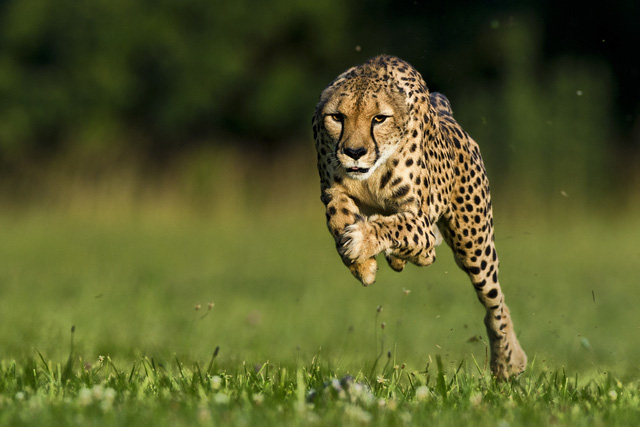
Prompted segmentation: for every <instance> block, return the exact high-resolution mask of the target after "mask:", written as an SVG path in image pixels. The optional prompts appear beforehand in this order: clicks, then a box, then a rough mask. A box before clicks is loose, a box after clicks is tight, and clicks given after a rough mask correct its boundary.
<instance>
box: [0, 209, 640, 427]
mask: <svg viewBox="0 0 640 427" xmlns="http://www.w3.org/2000/svg"><path fill="white" fill-rule="evenodd" d="M316 207H317V211H316V210H312V211H310V212H307V210H306V209H302V210H301V211H300V212H295V209H292V210H287V212H288V213H286V214H283V215H280V216H278V215H274V214H273V212H272V213H270V214H250V213H246V214H244V215H242V216H241V217H235V218H231V217H225V220H216V219H213V218H203V217H198V216H196V215H188V214H185V215H160V214H155V213H153V212H152V211H144V212H142V213H139V214H130V215H90V214H74V215H63V214H61V213H50V214H46V213H44V211H42V210H39V211H36V212H30V213H29V212H27V213H24V212H20V213H16V212H11V211H6V212H4V213H3V214H1V215H0V242H2V243H1V244H0V283H1V285H0V322H1V324H2V328H1V329H0V346H1V347H0V425H34V424H38V425H45V424H47V425H51V424H82V425H87V424H89V425H92V424H94V425H101V424H111V425H125V424H137V425H140V424H154V425H192V424H194V423H203V424H219V423H229V424H233V425H238V424H249V425H255V424H264V423H267V424H273V425H279V424H282V423H287V424H303V425H307V424H310V423H311V424H313V423H316V424H321V425H330V424H336V423H346V424H359V425H360V424H367V423H372V424H384V425H403V424H410V423H414V424H423V425H424V424H431V423H435V424H438V425H448V424H451V425H461V424H465V425H496V424H498V425H522V424H526V425H536V424H549V423H555V424H561V425H564V424H575V425H638V424H639V423H640V381H639V380H640V362H639V360H640V339H638V337H639V336H640V316H638V311H637V307H639V306H640V293H639V292H638V287H637V285H638V267H637V266H638V261H639V260H640V244H639V243H638V236H640V217H638V216H637V215H635V216H634V215H628V216H627V217H618V218H614V219H605V218H602V217H589V216H588V215H586V214H584V215H582V216H581V217H579V218H575V217H573V216H571V215H566V216H562V215H560V216H558V218H560V220H558V221H555V222H551V221H542V220H528V219H520V220H515V219H514V218H506V217H501V216H499V215H498V221H497V224H496V227H497V233H498V235H497V236H496V241H497V246H498V250H499V253H500V256H501V282H502V285H503V288H504V290H505V293H506V297H507V303H508V304H509V306H510V307H511V311H512V314H513V318H514V321H515V324H516V329H517V331H518V335H519V338H520V341H521V343H522V345H523V347H524V349H525V350H526V351H527V353H528V355H529V360H530V367H529V369H528V371H527V372H526V373H525V374H523V375H522V376H521V377H519V378H518V379H517V380H515V381H514V382H512V383H507V384H500V383H498V384H496V383H494V382H493V380H492V379H491V378H490V376H489V372H488V370H487V359H486V357H487V354H486V352H487V348H486V344H485V343H486V338H485V332H484V327H483V324H482V318H483V311H482V308H481V306H480V304H479V303H478V302H477V300H476V297H475V295H474V292H473V291H472V288H471V285H470V284H469V282H468V280H467V278H466V277H465V275H464V274H463V273H462V272H461V271H459V270H458V269H457V267H455V265H454V263H453V260H452V256H451V253H450V251H449V249H448V248H446V247H442V248H440V249H439V251H438V260H437V261H436V263H435V264H434V265H433V266H431V267H429V268H417V267H413V266H411V267H408V268H407V270H406V271H405V272H403V273H401V274H397V273H394V272H392V271H391V270H390V269H389V268H388V267H387V266H385V265H381V268H380V273H379V276H378V281H377V282H376V284H375V285H373V286H372V287H370V288H366V289H365V288H362V287H361V286H360V285H359V284H358V282H356V281H355V279H353V278H352V277H351V276H350V274H349V273H348V271H347V269H346V268H345V267H344V266H343V265H342V263H341V262H340V260H339V257H338V256H337V254H336V253H335V249H334V246H333V243H332V241H331V239H330V236H329V234H328V232H327V231H326V229H325V227H324V223H323V221H324V220H323V214H322V212H321V207H320V205H319V203H318V206H316ZM292 211H293V212H292ZM72 328H73V330H74V332H73V333H72ZM214 352H215V356H213V355H214Z"/></svg>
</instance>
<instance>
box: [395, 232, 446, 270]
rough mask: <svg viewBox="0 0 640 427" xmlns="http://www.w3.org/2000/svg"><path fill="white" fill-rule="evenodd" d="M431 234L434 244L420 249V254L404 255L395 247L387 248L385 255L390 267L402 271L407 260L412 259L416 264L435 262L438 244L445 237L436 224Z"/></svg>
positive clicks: (426, 264)
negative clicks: (394, 248)
mask: <svg viewBox="0 0 640 427" xmlns="http://www.w3.org/2000/svg"><path fill="white" fill-rule="evenodd" d="M429 234H430V238H431V240H430V242H431V243H432V244H431V246H430V247H429V248H425V249H426V250H422V251H420V254H419V255H418V256H408V257H406V256H405V257H403V256H402V255H401V254H400V252H398V251H396V250H393V249H389V250H387V251H386V252H385V254H384V257H385V258H386V259H387V262H388V263H389V267H391V268H392V269H393V270H395V271H398V272H400V271H402V270H403V269H404V266H405V264H406V263H407V261H411V262H412V263H414V264H415V265H419V266H423V267H424V266H428V265H431V264H433V262H434V261H435V260H436V251H435V248H436V246H440V244H441V243H442V241H443V239H442V233H441V232H440V229H439V228H438V227H437V226H436V225H434V226H433V227H432V228H431V233H429Z"/></svg>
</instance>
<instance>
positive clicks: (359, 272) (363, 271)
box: [322, 188, 378, 286]
mask: <svg viewBox="0 0 640 427" xmlns="http://www.w3.org/2000/svg"><path fill="white" fill-rule="evenodd" d="M322 202H323V203H324V204H325V206H326V216H327V227H328V228H329V231H330V232H331V235H332V236H333V238H334V239H335V241H336V248H337V249H338V253H340V255H341V257H342V261H343V262H344V264H345V265H346V266H347V267H348V268H349V271H351V274H353V275H354V276H355V278H356V279H358V280H359V281H360V282H361V283H362V284H363V285H364V286H369V285H371V284H373V283H374V282H375V280H376V274H377V272H378V263H377V261H376V259H375V258H374V256H371V257H369V258H363V259H360V260H358V261H355V260H352V259H350V258H347V257H345V256H344V255H343V254H342V248H343V235H344V232H345V229H346V228H347V227H349V226H350V225H353V224H354V223H357V222H363V221H364V220H365V218H364V216H362V214H361V213H360V210H359V209H358V206H356V204H355V202H354V201H353V199H352V198H351V197H349V196H348V195H346V194H345V193H343V192H341V191H339V190H337V189H335V188H329V189H326V190H324V191H323V193H322Z"/></svg>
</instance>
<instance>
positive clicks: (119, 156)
mask: <svg viewBox="0 0 640 427" xmlns="http://www.w3.org/2000/svg"><path fill="white" fill-rule="evenodd" d="M639 18H640V3H639V2H637V1H635V0H617V1H610V2H607V3H606V4H599V5H598V6H597V7H596V6H590V5H589V4H587V3H585V2H583V1H576V0H568V1H564V2H557V1H551V0H542V1H520V2H511V1H506V0H495V1H490V2H474V1H448V2H446V1H445V2H428V1H406V0H400V1H392V0H376V1H352V2H344V1H339V0H325V1H316V2H313V1H307V0H269V1H261V2H255V1H247V0H235V1H227V2H221V1H216V0H214V1H211V0H154V1H148V0H136V1H132V0H83V1H77V0H56V1H51V0H0V323H2V324H3V325H10V327H3V328H2V331H1V332H0V342H1V343H2V353H0V357H16V356H20V355H25V354H31V355H33V354H34V353H33V349H38V350H39V351H42V352H43V353H44V354H45V355H47V356H50V357H57V358H58V360H61V359H63V358H64V357H65V356H66V354H67V353H66V352H67V346H66V342H67V339H68V335H69V330H70V327H71V325H76V326H77V328H76V335H77V336H76V346H77V349H78V350H77V351H79V352H81V353H82V354H83V355H84V357H85V360H94V359H95V358H97V355H99V354H102V355H105V354H111V355H115V356H118V355H119V356H120V357H137V356H139V355H140V354H152V355H153V354H155V355H156V357H159V356H158V355H164V356H167V355H170V354H171V353H172V352H183V353H185V354H186V357H187V358H192V359H198V360H203V359H205V358H207V357H208V356H209V355H210V354H211V351H212V349H213V348H214V347H215V346H216V345H220V346H221V348H222V352H221V356H220V357H222V358H225V357H229V358H232V357H236V358H237V359H238V360H244V359H245V358H253V360H258V361H264V360H265V359H268V358H271V360H278V359H280V360H295V358H296V357H298V358H300V357H307V356H308V357H311V356H313V355H314V354H316V353H317V352H318V351H319V350H318V348H323V349H325V350H323V351H325V352H326V353H325V354H326V358H327V359H328V360H332V361H334V363H337V364H339V363H340V361H341V360H345V361H361V360H366V361H368V362H372V361H373V360H374V359H375V357H376V355H377V354H378V352H379V351H382V350H381V347H382V348H383V349H384V350H385V351H386V350H393V351H394V352H395V351H397V354H398V355H399V357H401V360H400V361H407V362H408V363H409V364H411V365H412V366H415V367H418V368H419V369H422V368H424V363H425V361H426V360H427V359H428V357H431V355H432V354H433V355H435V354H443V355H444V356H445V357H446V356H449V357H448V358H447V361H448V363H451V364H452V365H456V364H457V363H458V362H457V361H458V360H460V359H461V358H462V359H465V360H467V361H470V360H471V359H470V358H469V354H472V355H474V357H475V358H476V359H477V360H479V361H481V364H482V361H483V360H484V358H485V350H486V346H485V345H484V344H483V339H484V338H483V337H484V328H483V326H482V322H481V318H482V316H483V314H482V309H481V307H480V306H479V304H477V302H476V300H475V296H474V295H473V292H472V290H471V287H470V286H469V284H468V280H467V278H466V277H464V274H463V273H462V272H460V271H459V270H458V269H457V268H456V267H455V266H454V265H453V261H452V257H451V256H450V253H449V251H448V249H447V248H442V249H439V251H438V257H439V261H438V262H436V264H435V265H434V266H432V267H430V268H429V269H428V270H425V269H418V268H415V267H411V266H410V267H408V268H407V271H406V272H403V273H402V275H400V276H398V275H395V274H394V273H391V272H390V271H389V269H388V268H386V267H384V266H383V267H381V270H380V276H379V281H378V283H377V284H376V285H375V286H374V287H372V288H369V289H367V290H366V291H364V290H362V289H361V288H360V287H359V286H358V284H357V283H356V282H355V280H354V279H353V278H352V277H351V276H350V274H349V273H348V271H347V270H346V269H345V268H344V266H343V265H342V263H341V262H340V260H339V257H338V256H337V254H336V253H335V248H334V245H333V243H332V241H331V238H330V236H329V234H328V232H327V231H326V229H325V225H324V213H323V209H322V205H321V203H320V201H319V184H318V178H317V172H316V164H315V153H314V148H313V141H312V136H311V130H310V125H311V116H312V114H313V111H314V107H315V104H316V102H317V99H318V96H319V94H320V92H321V91H322V89H323V88H324V87H325V86H326V85H327V84H328V83H329V82H330V81H331V80H332V79H333V78H334V77H336V76H337V75H338V74H339V73H340V72H342V71H343V70H345V69H347V68H348V67H350V66H352V65H355V64H358V63H362V62H364V61H365V60H367V59H368V58H370V57H372V56H375V55H378V54H382V53H386V54H392V55H397V56H400V57H402V58H403V59H405V60H407V61H408V62H410V63H411V64H412V65H414V66H415V67H416V68H417V69H418V70H419V71H420V72H421V73H422V75H423V76H424V78H425V80H426V82H427V85H428V86H429V88H430V89H431V90H432V91H438V92H443V93H444V94H446V95H447V96H448V97H449V99H450V100H451V103H452V106H453V110H454V115H455V117H456V118H457V120H458V121H459V122H460V123H461V124H462V126H463V127H464V128H465V130H466V131H467V132H468V133H469V134H470V135H471V136H472V137H473V138H474V139H475V140H476V141H478V143H479V144H480V147H481V150H482V153H483V157H484V159H485V163H486V166H487V169H488V173H489V178H490V180H491V184H492V192H493V202H494V209H495V218H496V224H497V225H496V229H497V237H496V242H497V245H498V249H499V251H500V254H501V260H502V266H503V269H502V270H501V271H502V282H503V286H504V288H505V292H506V295H507V300H508V301H509V302H510V305H511V308H512V313H513V315H514V319H515V322H516V328H517V329H518V331H519V332H518V334H519V336H520V337H521V340H522V342H523V346H524V347H525V349H526V350H527V351H528V353H529V355H530V360H534V359H536V360H538V364H540V363H542V364H543V365H544V363H548V364H549V365H550V366H553V367H554V368H555V367H557V366H564V365H568V366H575V367H578V368H580V369H591V370H597V371H602V370H603V369H606V367H616V366H617V367H621V368H620V369H622V370H623V371H624V372H625V373H627V374H630V375H638V373H640V366H638V363H637V361H638V360H640V357H638V356H639V355H640V343H636V342H635V341H634V340H630V339H629V336H632V335H633V334H636V335H637V331H638V330H639V329H640V324H638V317H637V306H638V305H639V304H640V295H639V294H638V292H637V289H638V287H637V285H638V279H637V277H638V275H637V262H638V260H639V259H640V245H639V244H638V238H639V237H640V215H638V213H640V210H639V209H640V78H639V77H640V60H639V59H638V54H637V50H638V46H640V31H638V29H637V25H638V24H637V23H638V19H639ZM405 290H410V291H411V294H410V295H409V293H408V292H407V293H405V292H404V291H405ZM461 290H464V292H461ZM210 302H214V303H215V306H211V305H210V304H209V303H210ZM378 305H383V306H384V307H385V311H384V312H383V313H384V314H376V313H377V312H376V307H377V306H378ZM212 307H213V308H212ZM196 308H197V309H196ZM471 308H473V311H470V309H471ZM384 316H386V317H384ZM381 322H386V323H387V324H388V326H389V327H388V328H387V330H386V332H383V331H381V330H380V329H379V324H380V323H381ZM416 325H419V326H416ZM390 331H393V333H392V332H390ZM634 331H635V332H634ZM383 333H386V334H388V335H387V338H386V341H384V340H382V339H381V336H383ZM629 334H631V335H629ZM61 342H63V343H65V344H64V345H62V346H61V345H60V343H61ZM394 343H395V344H394ZM363 349H365V350H364V351H363ZM381 354H382V353H381ZM232 355H233V356H232ZM427 356H428V357H427ZM207 360H208V359H207ZM345 363H346V362H345ZM357 366H363V365H362V364H360V365H357ZM454 367H455V366H454Z"/></svg>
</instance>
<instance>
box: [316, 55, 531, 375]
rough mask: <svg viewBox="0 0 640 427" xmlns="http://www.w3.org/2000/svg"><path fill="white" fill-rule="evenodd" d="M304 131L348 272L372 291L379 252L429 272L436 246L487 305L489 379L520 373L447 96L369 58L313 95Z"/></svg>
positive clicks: (484, 214)
mask: <svg viewBox="0 0 640 427" xmlns="http://www.w3.org/2000/svg"><path fill="white" fill-rule="evenodd" d="M313 135H314V139H315V143H316V150H317V153H318V172H319V174H320V185H321V200H322V202H323V203H324V205H325V207H326V217H327V225H328V228H329V231H330V232H331V234H332V236H333V238H334V239H335V242H336V248H337V250H338V253H339V254H340V256H341V257H342V260H343V262H344V263H345V265H347V267H348V268H349V270H350V271H351V273H352V274H353V275H354V276H355V277H356V278H357V279H358V280H360V282H362V284H363V285H365V286H367V285H371V284H372V283H373V282H374V281H375V278H376V274H377V271H378V264H377V261H376V255H377V254H379V253H383V254H384V256H385V259H386V260H387V262H388V263H389V265H390V266H391V268H392V269H393V270H395V271H402V269H403V268H404V266H405V264H406V263H407V262H411V263H414V264H416V265H419V266H428V265H430V264H431V263H433V262H434V261H435V248H436V246H437V245H438V244H439V243H440V242H441V241H443V240H444V241H445V242H447V244H448V245H449V246H450V247H451V249H452V250H453V253H454V257H455V260H456V262H457V264H458V265H459V266H460V268H462V270H464V271H465V272H466V273H467V274H468V276H469V278H470V279H471V283H472V284H473V286H474V289H475V291H476V292H477V295H478V298H479V299H480V302H481V303H482V304H483V305H484V307H485V308H486V316H485V321H484V323H485V326H486V329H487V334H488V336H489V341H490V347H491V370H492V373H493V375H494V376H496V377H497V378H498V379H507V378H510V377H512V376H514V375H517V374H519V373H520V372H522V371H523V370H524V369H525V367H526V364H527V357H526V355H525V353H524V351H523V350H522V348H521V347H520V344H519V342H518V339H517V337H516V333H515V330H514V327H513V323H512V321H511V315H510V312H509V309H508V307H507V305H506V304H505V303H504V295H503V293H502V290H501V288H500V284H499V282H498V255H497V252H496V248H495V243H494V234H493V212H492V208H491V196H490V193H489V181H488V179H487V174H486V172H485V168H484V164H483V162H482V157H481V155H480V150H479V148H478V145H477V144H476V142H475V141H474V140H473V139H472V138H471V137H470V136H469V135H468V134H467V133H466V132H465V131H464V130H463V129H462V128H461V127H460V125H459V124H458V123H457V122H456V121H455V120H454V118H453V114H452V111H451V106H450V104H449V101H448V100H447V98H445V97H444V96H443V95H441V94H439V93H429V90H428V89H427V86H426V84H425V82H424V80H423V79H422V76H421V75H420V74H419V73H418V72H417V71H416V70H415V69H414V68H413V67H412V66H411V65H409V64H408V63H407V62H405V61H403V60H401V59H399V58H395V57H392V56H378V57H376V58H373V59H371V60H369V61H367V62H366V63H364V64H362V65H359V66H356V67H353V68H350V69H348V70H347V71H345V72H344V73H342V74H341V75H339V76H338V77H337V78H336V79H335V80H334V81H333V82H332V83H331V84H330V85H329V86H328V87H327V88H326V89H325V90H324V91H323V92H322V94H321V96H320V102H319V103H318V105H317V107H316V111H315V115H314V117H313Z"/></svg>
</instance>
